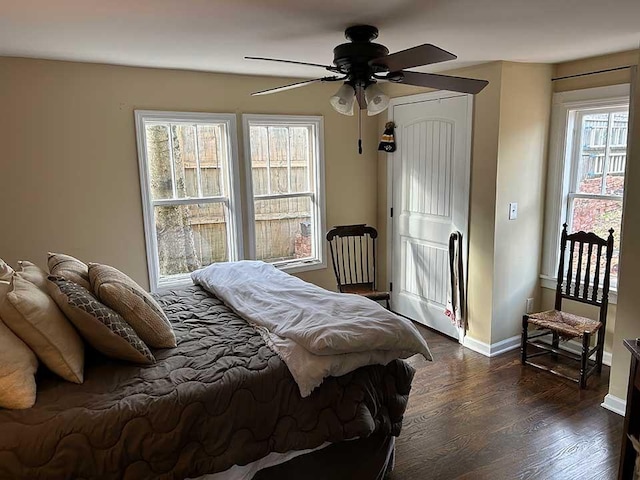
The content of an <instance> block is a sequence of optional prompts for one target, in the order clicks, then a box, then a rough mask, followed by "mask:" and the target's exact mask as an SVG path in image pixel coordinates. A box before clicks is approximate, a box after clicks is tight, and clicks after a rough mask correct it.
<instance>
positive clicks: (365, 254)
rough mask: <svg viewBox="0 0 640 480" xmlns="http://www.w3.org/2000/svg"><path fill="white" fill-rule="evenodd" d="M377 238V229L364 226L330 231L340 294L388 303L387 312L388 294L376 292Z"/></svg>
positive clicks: (332, 259)
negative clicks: (351, 294)
mask: <svg viewBox="0 0 640 480" xmlns="http://www.w3.org/2000/svg"><path fill="white" fill-rule="evenodd" d="M376 238H378V232H377V230H376V229H375V228H373V227H369V226H367V225H365V224H361V225H342V226H338V227H333V228H332V229H331V230H329V231H328V232H327V241H328V242H329V249H330V250H331V262H332V264H333V272H334V273H335V275H336V282H337V284H338V291H340V292H343V293H356V294H358V295H362V296H363V297H367V298H370V299H371V300H376V301H385V302H386V305H387V309H388V308H389V297H390V295H389V292H379V291H378V290H377V289H376Z"/></svg>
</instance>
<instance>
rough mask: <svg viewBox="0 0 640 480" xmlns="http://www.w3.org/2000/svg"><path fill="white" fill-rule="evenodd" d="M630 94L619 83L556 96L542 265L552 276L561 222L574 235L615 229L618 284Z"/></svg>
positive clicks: (614, 272) (613, 277) (613, 269)
mask: <svg viewBox="0 0 640 480" xmlns="http://www.w3.org/2000/svg"><path fill="white" fill-rule="evenodd" d="M628 92H629V87H628V85H619V86H614V87H604V88H596V89H588V90H584V91H576V92H565V93H561V94H556V95H555V96H554V112H553V119H552V130H551V132H552V148H551V149H550V164H549V184H548V190H549V198H548V200H547V223H546V227H545V232H546V233H545V252H544V264H543V274H545V275H546V276H547V277H555V276H556V269H557V262H558V249H559V240H558V238H559V233H560V229H561V225H562V223H564V222H566V223H567V224H568V225H569V232H574V231H579V230H584V231H587V232H589V231H593V232H595V233H596V234H597V235H599V236H601V237H603V238H606V237H607V236H608V230H609V229H610V228H613V229H614V230H615V233H614V238H615V244H614V255H613V259H612V267H611V281H612V287H613V288H615V287H616V286H617V276H618V259H619V252H620V233H621V232H620V230H621V226H622V209H623V195H624V178H625V169H626V160H627V131H628V122H629V97H628ZM545 270H546V271H545ZM543 278H544V277H543ZM549 286H550V285H549Z"/></svg>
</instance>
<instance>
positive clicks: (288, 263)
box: [242, 114, 327, 273]
mask: <svg viewBox="0 0 640 480" xmlns="http://www.w3.org/2000/svg"><path fill="white" fill-rule="evenodd" d="M278 124H280V125H283V126H285V125H288V126H295V125H305V126H306V125H309V124H312V125H313V126H314V127H315V130H316V139H315V142H314V150H315V151H314V157H315V159H316V161H315V162H314V165H311V167H312V168H313V172H310V175H309V178H310V179H311V178H313V183H314V185H315V190H316V191H310V192H296V193H286V194H267V195H258V196H255V195H254V194H253V175H252V164H251V135H250V127H251V125H263V126H274V125H278ZM242 125H243V129H242V132H243V137H244V143H243V146H244V169H245V186H246V201H247V205H246V212H247V233H248V252H247V254H248V258H250V259H255V258H256V228H255V211H254V202H255V200H256V198H257V199H263V200H268V199H270V198H298V197H309V198H310V199H311V205H312V208H313V213H314V219H315V221H314V225H313V236H314V241H315V244H316V249H315V258H313V259H305V260H300V259H292V260H284V261H279V262H272V265H274V266H276V267H277V268H280V269H281V270H284V271H287V272H289V273H296V272H305V271H309V270H318V269H322V268H326V267H327V246H326V244H325V243H326V242H325V241H324V238H325V233H326V204H325V197H326V195H325V173H324V168H325V159H324V118H323V117H322V116H315V115H313V116H311V115H270V114H244V115H242ZM312 176H313V177H312Z"/></svg>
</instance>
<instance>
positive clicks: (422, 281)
mask: <svg viewBox="0 0 640 480" xmlns="http://www.w3.org/2000/svg"><path fill="white" fill-rule="evenodd" d="M472 107H473V97H472V96H471V95H462V94H458V93H453V92H446V91H439V92H434V93H429V94H422V95H414V96H411V97H402V98H398V99H394V100H393V101H392V104H391V106H390V108H389V119H390V120H393V121H394V122H395V123H396V130H395V135H396V144H397V150H396V152H395V153H394V154H393V155H389V160H388V163H389V166H388V173H389V174H390V181H389V201H390V211H391V208H392V209H393V217H392V218H391V222H390V224H391V228H390V239H391V241H390V242H389V245H390V251H391V253H390V255H389V256H388V258H389V257H390V258H389V260H390V261H389V266H390V278H391V281H392V282H393V289H392V292H391V305H392V309H393V310H394V311H396V312H397V313H400V314H401V315H404V316H406V317H409V318H411V319H414V320H416V321H418V322H420V323H423V324H425V325H427V326H429V327H431V328H434V329H436V330H438V331H440V332H442V333H444V334H446V335H449V336H451V337H453V338H456V339H458V340H460V341H461V340H462V338H463V336H464V331H460V330H461V329H458V328H457V327H455V326H454V325H453V324H452V323H451V320H450V319H449V317H447V316H446V315H445V314H444V310H445V307H446V302H447V297H448V295H449V291H450V277H449V248H448V245H449V235H450V234H451V232H453V231H456V230H457V231H460V232H461V233H462V235H463V243H464V245H465V248H464V249H463V250H464V251H463V256H464V257H463V260H464V262H463V263H464V266H465V267H464V270H465V275H466V270H467V248H466V246H467V245H468V223H469V182H470V158H471V121H472ZM464 282H465V283H464V285H465V287H466V278H465V279H464Z"/></svg>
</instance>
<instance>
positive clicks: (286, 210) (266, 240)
mask: <svg viewBox="0 0 640 480" xmlns="http://www.w3.org/2000/svg"><path fill="white" fill-rule="evenodd" d="M255 219H256V224H255V225H256V259H257V260H264V261H265V262H275V261H282V260H292V259H296V258H312V257H313V256H314V250H315V249H314V246H313V238H314V236H313V232H312V225H313V221H312V218H311V199H310V198H309V197H299V198H282V199H275V200H256V201H255Z"/></svg>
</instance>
